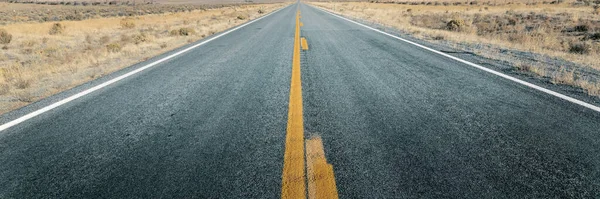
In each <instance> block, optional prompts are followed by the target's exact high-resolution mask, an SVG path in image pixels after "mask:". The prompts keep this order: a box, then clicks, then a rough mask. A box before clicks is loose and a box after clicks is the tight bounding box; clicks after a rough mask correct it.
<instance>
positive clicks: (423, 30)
mask: <svg viewBox="0 0 600 199" xmlns="http://www.w3.org/2000/svg"><path fill="white" fill-rule="evenodd" d="M488 3H489V2H488ZM310 4H312V5H315V6H318V7H321V8H324V9H326V10H329V11H332V12H334V13H337V14H341V15H343V16H348V17H351V18H354V19H359V20H363V21H364V22H367V23H369V24H372V25H378V26H381V27H382V28H384V29H391V30H394V31H398V32H400V33H401V34H402V35H407V36H410V37H412V38H415V39H417V40H421V41H424V42H427V43H430V44H431V45H436V46H437V47H438V48H439V49H445V51H447V52H448V53H452V54H455V55H456V54H461V55H460V56H470V55H477V56H480V57H483V58H486V59H490V60H494V61H496V63H502V65H504V66H505V67H506V66H508V68H505V67H499V68H498V69H499V70H502V71H504V72H506V73H511V74H518V75H525V76H529V77H532V78H536V79H538V80H539V81H543V82H547V83H550V84H553V85H558V86H563V87H564V85H566V86H567V87H572V88H568V90H571V91H575V92H581V93H585V95H589V96H595V97H592V98H594V99H600V98H598V97H597V96H600V61H598V59H597V57H599V55H600V14H598V13H597V12H598V10H597V7H595V5H584V4H576V3H575V2H569V3H560V4H550V3H546V4H544V3H541V2H540V3H536V4H525V3H518V2H511V3H505V4H498V5H494V4H477V3H475V5H471V4H468V5H464V4H463V3H460V4H457V3H440V2H437V3H435V2H433V3H432V2H419V3H414V2H394V3H370V2H310ZM494 65H497V64H494Z"/></svg>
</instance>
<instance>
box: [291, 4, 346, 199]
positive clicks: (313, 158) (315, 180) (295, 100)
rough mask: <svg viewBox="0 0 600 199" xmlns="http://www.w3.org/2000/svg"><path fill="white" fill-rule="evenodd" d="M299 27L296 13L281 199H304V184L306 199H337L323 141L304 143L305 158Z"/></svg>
mask: <svg viewBox="0 0 600 199" xmlns="http://www.w3.org/2000/svg"><path fill="white" fill-rule="evenodd" d="M300 26H301V22H300V11H299V10H298V11H297V13H296V30H295V33H294V53H293V57H292V80H291V85H290V102H289V110H288V123H287V133H286V140H285V154H284V162H283V175H282V177H281V179H282V187H281V198H286V199H287V198H292V199H304V198H306V192H307V189H306V184H308V197H309V198H311V199H312V198H326V199H337V198H338V193H337V188H336V185H335V178H334V175H333V166H332V165H331V164H328V163H327V160H326V159H325V152H324V149H323V141H322V140H321V138H320V137H313V138H311V139H308V140H307V141H306V154H305V143H304V118H303V115H302V114H303V110H302V78H301V75H300V72H301V71H300V42H301V39H300ZM302 47H303V49H304V50H308V45H307V44H306V39H304V38H302ZM305 155H306V158H305ZM305 160H306V164H305ZM305 168H306V170H305ZM305 171H307V172H308V175H305ZM307 179H308V180H307ZM307 181H308V183H307Z"/></svg>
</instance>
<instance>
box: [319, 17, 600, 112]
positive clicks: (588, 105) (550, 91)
mask: <svg viewBox="0 0 600 199" xmlns="http://www.w3.org/2000/svg"><path fill="white" fill-rule="evenodd" d="M309 6H311V7H313V8H317V9H318V10H321V11H323V12H325V13H328V14H330V15H333V16H335V17H338V18H340V19H343V20H346V21H349V22H352V23H354V24H357V25H359V26H362V27H365V28H368V29H371V30H373V31H376V32H379V33H381V34H384V35H387V36H390V37H393V38H396V39H398V40H401V41H403V42H406V43H409V44H412V45H415V46H417V47H420V48H423V49H425V50H428V51H431V52H433V53H436V54H439V55H442V56H444V57H447V58H450V59H453V60H456V61H458V62H461V63H463V64H466V65H469V66H472V67H475V68H478V69H480V70H483V71H485V72H488V73H492V74H494V75H497V76H500V77H502V78H505V79H508V80H510V81H513V82H516V83H519V84H522V85H525V86H527V87H530V88H533V89H535V90H538V91H542V92H544V93H547V94H550V95H553V96H555V97H558V98H561V99H563V100H567V101H569V102H572V103H574V104H578V105H581V106H583V107H586V108H589V109H592V110H594V111H596V112H600V107H597V106H594V105H592V104H589V103H586V102H583V101H581V100H578V99H575V98H572V97H569V96H566V95H563V94H560V93H558V92H555V91H552V90H549V89H547V88H544V87H541V86H538V85H535V84H532V83H529V82H526V81H523V80H520V79H517V78H514V77H511V76H508V75H506V74H504V73H501V72H498V71H495V70H492V69H489V68H486V67H483V66H480V65H477V64H474V63H471V62H469V61H466V60H463V59H460V58H458V57H454V56H452V55H448V54H446V53H443V52H440V51H437V50H434V49H431V48H429V47H427V46H423V45H421V44H418V43H415V42H412V41H409V40H406V39H403V38H400V37H398V36H395V35H392V34H389V33H386V32H383V31H381V30H378V29H375V28H372V27H369V26H367V25H364V24H361V23H358V22H356V21H353V20H351V19H347V18H345V17H342V16H339V15H337V14H334V13H332V12H330V11H327V10H325V9H322V8H319V7H316V6H313V5H309Z"/></svg>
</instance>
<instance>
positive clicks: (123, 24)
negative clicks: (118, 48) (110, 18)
mask: <svg viewBox="0 0 600 199" xmlns="http://www.w3.org/2000/svg"><path fill="white" fill-rule="evenodd" d="M121 28H123V29H132V28H135V23H134V22H133V21H131V20H129V19H122V20H121Z"/></svg>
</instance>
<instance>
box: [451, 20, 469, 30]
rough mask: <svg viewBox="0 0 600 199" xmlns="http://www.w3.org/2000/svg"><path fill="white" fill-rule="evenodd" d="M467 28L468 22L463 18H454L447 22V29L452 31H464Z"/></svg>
mask: <svg viewBox="0 0 600 199" xmlns="http://www.w3.org/2000/svg"><path fill="white" fill-rule="evenodd" d="M466 28H467V23H465V20H463V19H459V18H457V19H452V20H450V21H449V22H448V23H446V29H448V30H450V31H464V30H465V29H466Z"/></svg>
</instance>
